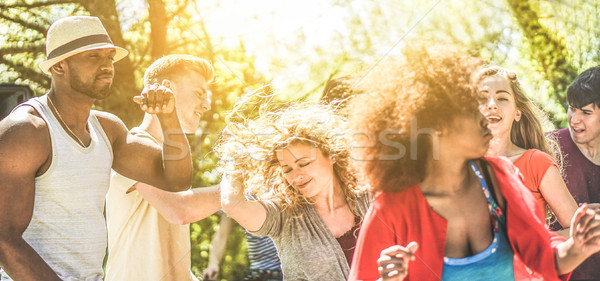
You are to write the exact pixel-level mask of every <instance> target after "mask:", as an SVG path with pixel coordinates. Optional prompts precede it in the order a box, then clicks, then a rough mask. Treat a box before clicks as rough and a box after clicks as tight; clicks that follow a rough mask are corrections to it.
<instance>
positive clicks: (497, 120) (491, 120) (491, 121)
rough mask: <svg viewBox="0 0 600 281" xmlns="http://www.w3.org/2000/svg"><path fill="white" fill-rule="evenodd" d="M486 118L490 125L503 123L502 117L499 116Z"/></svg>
mask: <svg viewBox="0 0 600 281" xmlns="http://www.w3.org/2000/svg"><path fill="white" fill-rule="evenodd" d="M486 118H487V119H488V121H489V124H492V125H493V124H498V123H500V121H502V117H500V116H498V115H488V116H486Z"/></svg>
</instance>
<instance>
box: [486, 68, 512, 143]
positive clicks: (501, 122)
mask: <svg viewBox="0 0 600 281" xmlns="http://www.w3.org/2000/svg"><path fill="white" fill-rule="evenodd" d="M478 89H479V92H480V94H482V96H483V97H485V99H483V100H482V101H481V102H480V105H479V110H480V111H481V113H482V114H483V115H484V116H485V117H486V118H487V119H488V120H489V123H488V128H489V129H490V130H491V131H492V134H493V135H494V137H496V136H505V137H508V138H510V131H511V128H512V125H513V122H519V121H520V119H521V110H519V109H518V108H517V105H516V102H515V94H514V93H513V90H512V88H511V86H510V82H509V81H508V79H506V78H504V77H502V76H499V75H494V76H489V77H487V78H485V79H483V80H482V81H481V82H480V83H479V85H478Z"/></svg>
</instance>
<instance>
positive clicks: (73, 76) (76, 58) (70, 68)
mask: <svg viewBox="0 0 600 281" xmlns="http://www.w3.org/2000/svg"><path fill="white" fill-rule="evenodd" d="M115 54H116V51H115V50H114V49H98V50H90V51H85V52H82V53H79V54H76V55H73V56H71V57H69V58H67V59H65V60H64V62H65V64H66V66H67V68H66V71H67V73H66V74H67V77H68V79H69V81H68V82H69V84H70V86H71V88H72V89H73V90H75V91H77V92H80V93H82V94H84V95H86V96H89V97H91V98H94V99H104V98H106V97H108V95H109V94H110V86H111V85H112V80H113V76H114V71H113V60H114V57H115Z"/></svg>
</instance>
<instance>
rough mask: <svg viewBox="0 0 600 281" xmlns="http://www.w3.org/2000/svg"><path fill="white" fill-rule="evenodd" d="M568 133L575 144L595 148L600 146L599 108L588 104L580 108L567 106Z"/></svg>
mask: <svg viewBox="0 0 600 281" xmlns="http://www.w3.org/2000/svg"><path fill="white" fill-rule="evenodd" d="M567 121H568V122H569V132H570V133H571V138H572V139H573V141H574V142H575V143H576V144H581V145H590V146H596V145H598V144H600V108H598V107H597V106H596V105H595V104H588V105H586V106H583V107H581V108H574V107H571V106H569V110H568V111H567Z"/></svg>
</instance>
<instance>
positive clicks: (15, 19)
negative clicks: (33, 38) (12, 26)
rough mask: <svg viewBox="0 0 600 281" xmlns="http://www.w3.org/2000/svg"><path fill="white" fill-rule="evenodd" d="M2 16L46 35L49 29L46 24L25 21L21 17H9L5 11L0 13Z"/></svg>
mask: <svg viewBox="0 0 600 281" xmlns="http://www.w3.org/2000/svg"><path fill="white" fill-rule="evenodd" d="M0 18H3V19H5V20H7V21H11V22H14V23H17V24H20V25H21V26H23V27H25V28H28V29H32V30H35V31H37V32H39V33H40V34H43V35H44V36H45V35H46V29H47V27H45V26H44V27H42V26H39V25H37V24H33V23H30V22H27V21H24V20H22V19H20V18H12V17H9V16H8V15H6V14H4V13H0Z"/></svg>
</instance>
